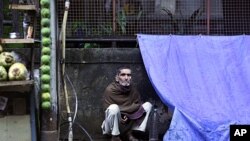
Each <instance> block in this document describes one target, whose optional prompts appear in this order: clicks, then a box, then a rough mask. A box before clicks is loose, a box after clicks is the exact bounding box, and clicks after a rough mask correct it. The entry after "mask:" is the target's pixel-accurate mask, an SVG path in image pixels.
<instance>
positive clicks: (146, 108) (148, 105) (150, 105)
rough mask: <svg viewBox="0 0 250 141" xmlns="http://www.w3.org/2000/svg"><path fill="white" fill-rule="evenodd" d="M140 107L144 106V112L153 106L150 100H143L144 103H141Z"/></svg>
mask: <svg viewBox="0 0 250 141" xmlns="http://www.w3.org/2000/svg"><path fill="white" fill-rule="evenodd" d="M142 107H143V108H144V110H145V111H146V112H149V111H151V109H152V107H153V106H152V104H151V103H150V102H145V103H143V105H142Z"/></svg>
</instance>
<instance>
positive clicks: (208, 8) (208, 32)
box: [206, 0, 210, 35]
mask: <svg viewBox="0 0 250 141" xmlns="http://www.w3.org/2000/svg"><path fill="white" fill-rule="evenodd" d="M206 2H207V8H206V11H207V12H206V13H207V35H209V34H210V0H207V1H206Z"/></svg>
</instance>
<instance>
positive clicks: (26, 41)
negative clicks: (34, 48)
mask: <svg viewBox="0 0 250 141" xmlns="http://www.w3.org/2000/svg"><path fill="white" fill-rule="evenodd" d="M34 42H35V40H34V39H0V43H2V44H22V43H24V44H32V43H34Z"/></svg>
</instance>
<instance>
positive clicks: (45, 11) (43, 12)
mask: <svg viewBox="0 0 250 141" xmlns="http://www.w3.org/2000/svg"><path fill="white" fill-rule="evenodd" d="M41 15H42V18H49V17H50V10H49V9H48V8H42V10H41Z"/></svg>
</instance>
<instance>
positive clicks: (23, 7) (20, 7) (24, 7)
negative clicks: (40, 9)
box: [9, 4, 36, 10]
mask: <svg viewBox="0 0 250 141" xmlns="http://www.w3.org/2000/svg"><path fill="white" fill-rule="evenodd" d="M9 8H10V9H15V10H36V6H35V5H21V4H11V5H9Z"/></svg>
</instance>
